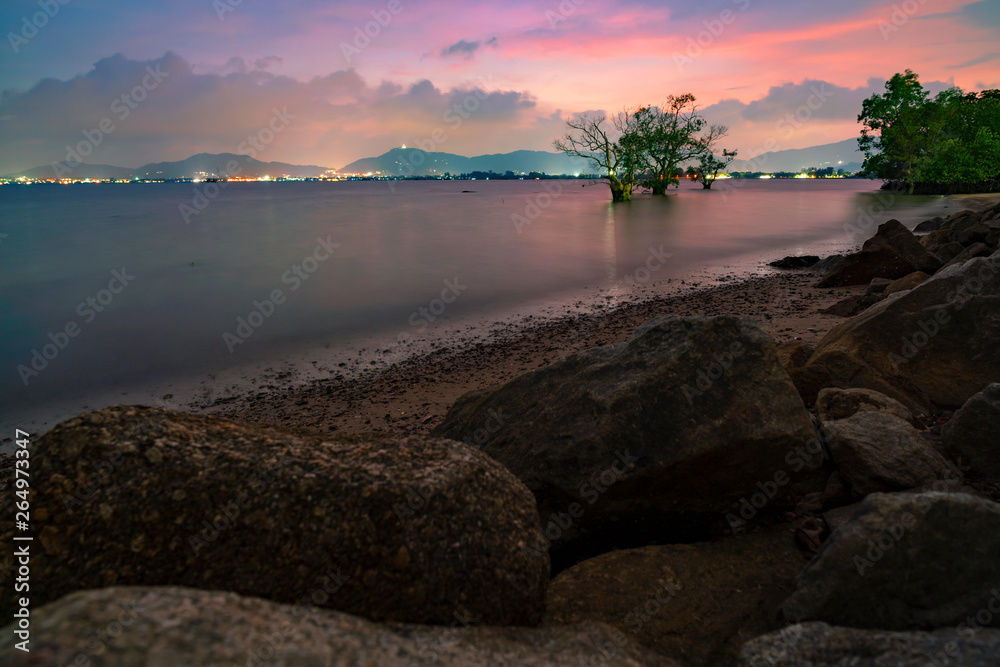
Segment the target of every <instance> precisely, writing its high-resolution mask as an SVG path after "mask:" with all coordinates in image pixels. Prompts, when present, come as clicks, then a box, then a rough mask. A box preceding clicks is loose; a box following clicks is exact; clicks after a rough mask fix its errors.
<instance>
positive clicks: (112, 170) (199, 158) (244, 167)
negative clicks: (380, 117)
mask: <svg viewBox="0 0 1000 667" xmlns="http://www.w3.org/2000/svg"><path fill="white" fill-rule="evenodd" d="M233 160H235V161H236V162H237V163H238V164H239V165H240V171H239V174H238V175H239V176H249V177H251V178H257V177H259V176H298V177H310V176H319V175H321V174H322V173H323V172H325V171H328V170H329V168H328V167H319V166H316V165H299V164H288V163H286V162H261V161H260V160H255V159H254V158H252V157H250V156H249V155H237V154H235V153H199V154H198V155H192V156H191V157H189V158H187V159H186V160H178V161H176V162H151V163H149V164H145V165H143V166H141V167H138V168H136V169H130V168H128V167H115V166H112V165H108V164H80V165H77V166H75V167H70V166H69V165H67V164H66V163H62V165H63V167H64V168H65V171H63V170H60V172H61V173H60V174H59V176H62V177H66V178H80V179H83V178H192V177H194V176H195V175H196V174H198V173H199V172H205V173H206V174H209V175H221V176H235V175H237V174H235V173H233V174H230V173H228V172H227V171H226V165H227V164H228V163H229V162H230V161H233ZM217 172H221V173H217ZM18 176H25V177H28V178H42V179H44V178H57V174H56V170H55V168H54V167H53V166H52V165H43V166H41V167H34V168H32V169H27V170H25V171H20V172H16V173H13V174H7V175H6V176H4V178H17V177H18Z"/></svg>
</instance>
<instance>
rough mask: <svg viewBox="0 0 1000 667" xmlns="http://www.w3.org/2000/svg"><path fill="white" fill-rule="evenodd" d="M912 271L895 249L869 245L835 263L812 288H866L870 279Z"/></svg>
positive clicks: (900, 276) (900, 275)
mask: <svg viewBox="0 0 1000 667" xmlns="http://www.w3.org/2000/svg"><path fill="white" fill-rule="evenodd" d="M916 270H917V266H916V265H915V264H914V263H913V262H911V261H910V260H909V259H907V258H906V257H904V256H903V255H902V254H901V253H900V252H899V251H898V250H896V249H895V248H892V247H890V246H887V245H873V246H871V247H868V248H865V249H863V250H861V251H860V252H856V253H854V254H851V255H847V256H846V257H844V258H843V259H842V260H840V261H839V262H837V265H836V266H835V267H834V268H833V269H831V270H830V272H829V273H828V274H827V275H826V276H825V277H824V278H823V279H822V280H820V281H819V282H818V283H816V287H844V286H846V285H867V284H868V283H870V282H871V281H872V278H889V279H892V280H895V279H896V278H902V277H903V276H905V275H907V274H910V273H913V272H914V271H916Z"/></svg>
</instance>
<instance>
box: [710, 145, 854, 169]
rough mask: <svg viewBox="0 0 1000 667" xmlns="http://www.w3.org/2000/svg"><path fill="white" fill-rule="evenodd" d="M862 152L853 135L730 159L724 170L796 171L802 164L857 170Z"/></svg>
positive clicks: (804, 166)
mask: <svg viewBox="0 0 1000 667" xmlns="http://www.w3.org/2000/svg"><path fill="white" fill-rule="evenodd" d="M864 159H865V155H864V153H862V152H861V151H859V150H858V140H857V139H845V140H844V141H838V142H836V143H833V144H823V145H822V146H810V147H809V148H791V149H788V150H783V151H770V152H767V153H762V154H761V155H758V156H756V157H753V158H751V159H749V160H739V159H737V160H733V162H732V164H730V165H729V167H727V170H728V171H800V170H801V169H803V168H809V167H817V168H820V169H823V168H825V167H833V168H834V169H843V170H844V171H859V170H860V169H861V163H862V162H863V161H864Z"/></svg>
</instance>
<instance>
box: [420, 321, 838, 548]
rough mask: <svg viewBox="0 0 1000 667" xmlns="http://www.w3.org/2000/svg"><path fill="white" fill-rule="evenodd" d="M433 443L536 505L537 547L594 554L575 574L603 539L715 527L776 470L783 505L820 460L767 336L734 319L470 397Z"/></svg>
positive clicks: (649, 335) (667, 536)
mask: <svg viewBox="0 0 1000 667" xmlns="http://www.w3.org/2000/svg"><path fill="white" fill-rule="evenodd" d="M498 415H499V416H502V417H504V418H503V419H499V418H497V416H498ZM486 425H488V426H486ZM487 428H489V429H491V430H492V432H491V433H489V434H488V436H485V437H482V438H479V437H477V433H479V435H485V434H486V430H487ZM434 434H435V435H437V436H443V437H450V438H455V439H462V440H468V441H476V440H479V441H482V442H483V449H484V450H485V451H486V453H488V454H489V455H490V456H492V457H493V458H495V459H496V460H498V461H500V462H501V463H503V464H504V465H505V466H507V468H509V469H510V470H511V471H512V472H513V473H514V474H515V475H517V476H518V477H519V478H520V479H521V480H522V481H523V482H524V483H525V484H526V485H527V486H528V488H529V489H531V490H532V491H533V492H534V494H535V497H536V498H537V499H538V502H539V510H540V513H541V515H542V517H543V518H542V520H543V523H546V522H547V526H546V535H545V536H544V537H540V540H539V544H540V546H541V547H542V548H548V546H549V542H555V543H556V544H555V545H554V546H555V547H556V548H559V547H563V546H565V547H566V548H568V549H569V548H571V547H572V548H574V549H575V548H576V547H577V546H579V547H581V548H585V549H590V551H586V550H585V551H584V552H583V553H573V554H570V555H571V558H570V561H571V562H576V561H577V560H579V558H580V556H588V555H594V554H595V553H600V551H601V550H602V549H603V550H604V551H606V550H608V549H607V548H603V547H602V548H597V547H595V546H594V545H595V544H596V542H597V541H599V540H601V539H604V540H610V541H611V542H615V541H618V540H621V541H622V543H621V544H627V545H629V546H637V545H638V544H642V543H647V544H648V543H652V542H655V541H658V540H662V541H690V539H691V538H692V537H696V536H697V535H696V534H693V533H689V534H687V535H681V534H680V533H679V532H677V531H683V530H693V531H698V530H702V531H703V530H704V529H705V527H707V525H708V523H712V522H718V520H719V517H720V512H724V511H728V510H729V509H730V508H731V507H732V505H733V504H734V503H737V502H738V501H739V500H740V498H741V497H745V496H747V495H749V494H753V493H755V492H758V491H759V488H758V487H757V485H758V484H759V483H764V482H767V481H770V480H772V478H773V477H774V476H775V474H776V471H778V472H780V473H782V475H784V477H783V482H784V484H783V485H782V486H781V488H780V492H781V495H785V494H786V492H788V491H789V489H791V488H792V485H791V484H789V481H790V479H789V476H788V474H787V473H788V472H794V471H797V470H802V469H803V468H804V467H806V466H807V465H808V466H810V467H815V466H819V465H820V463H821V462H822V454H821V452H822V450H821V448H820V447H819V446H818V444H817V441H816V439H815V429H814V427H813V425H812V422H811V420H810V417H809V414H808V413H807V412H806V410H805V407H804V406H803V404H802V400H801V399H800V398H799V396H798V393H797V392H796V390H795V387H794V386H793V385H792V383H791V381H790V380H789V378H788V375H787V373H786V372H785V371H784V370H783V369H782V367H781V364H780V363H779V362H778V357H777V354H776V352H775V346H774V343H773V342H772V340H771V338H770V337H769V336H768V335H767V333H765V332H764V330H763V329H762V328H761V326H760V325H759V324H757V323H756V322H754V321H752V320H746V319H739V318H736V317H729V316H720V317H661V318H657V319H655V320H652V321H651V322H649V323H647V324H646V325H644V326H642V327H641V328H640V329H639V330H638V331H636V333H635V335H634V336H633V337H632V338H631V339H629V340H627V341H624V342H622V343H618V344H616V345H611V346H607V347H601V348H596V349H592V350H586V351H584V352H579V353H576V354H572V355H570V356H568V357H565V358H563V359H561V360H559V361H557V362H555V363H553V364H551V365H549V366H546V367H544V368H540V369H537V370H535V371H532V372H529V373H526V374H524V375H522V376H520V377H518V378H516V379H514V380H513V381H511V382H509V383H507V384H506V385H503V386H500V387H495V388H490V389H484V390H480V391H474V392H470V393H468V394H466V395H465V396H463V397H461V398H460V399H459V400H458V401H457V402H456V403H455V405H454V406H452V408H451V410H449V411H448V414H447V415H446V417H445V419H444V422H443V423H442V424H441V425H440V426H438V427H437V428H436V429H435V430H434ZM797 452H801V454H799V453H797ZM789 459H795V460H796V461H798V460H799V459H802V464H801V465H798V466H797V467H796V468H795V469H794V470H791V469H790V463H789ZM577 530H583V531H589V533H590V537H591V539H590V540H589V542H588V541H587V540H583V539H579V540H578V539H576V537H575V535H576V531H577ZM697 534H701V535H704V533H703V532H702V533H697ZM681 537H683V538H684V539H683V540H681V539H679V538H681ZM574 542H575V543H576V545H575V546H574V545H573V543H574ZM621 544H618V545H617V546H621ZM612 546H616V545H614V544H613V545H612ZM554 556H555V553H554ZM560 558H562V556H560Z"/></svg>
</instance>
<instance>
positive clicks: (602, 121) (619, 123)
mask: <svg viewBox="0 0 1000 667" xmlns="http://www.w3.org/2000/svg"><path fill="white" fill-rule="evenodd" d="M611 125H612V127H610V128H609V127H608V117H607V116H606V115H605V114H603V113H602V114H584V115H582V116H580V117H578V118H573V119H570V120H567V121H566V127H567V129H568V131H567V132H566V134H565V135H563V137H562V138H561V139H557V140H556V141H554V142H553V144H552V145H553V146H555V148H556V150H558V151H562V152H563V153H566V154H567V155H570V156H573V157H578V158H583V159H584V160H587V161H589V162H590V163H591V164H593V165H594V166H595V167H596V168H597V170H598V172H600V173H601V175H602V176H603V177H604V178H606V179H608V185H609V186H610V187H611V200H612V201H615V202H621V201H631V199H632V191H633V190H634V189H635V175H636V172H637V170H638V167H639V164H640V159H639V151H640V147H639V142H638V138H637V135H636V134H635V121H634V112H632V111H631V110H629V109H626V110H624V111H622V112H621V113H619V114H618V115H617V116H615V117H614V118H613V119H612V120H611Z"/></svg>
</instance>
